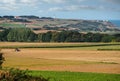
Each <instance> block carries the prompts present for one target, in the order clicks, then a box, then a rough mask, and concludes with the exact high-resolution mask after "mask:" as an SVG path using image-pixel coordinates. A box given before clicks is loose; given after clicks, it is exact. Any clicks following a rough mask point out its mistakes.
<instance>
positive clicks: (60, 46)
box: [0, 44, 120, 49]
mask: <svg viewBox="0 0 120 81" xmlns="http://www.w3.org/2000/svg"><path fill="white" fill-rule="evenodd" d="M119 45H120V44H90V45H86V44H85V45H81V44H78V45H52V46H49V45H44V46H38V45H34V46H29V45H28V46H0V48H11V49H12V48H76V47H99V46H119Z"/></svg>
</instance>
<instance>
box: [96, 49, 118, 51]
mask: <svg viewBox="0 0 120 81" xmlns="http://www.w3.org/2000/svg"><path fill="white" fill-rule="evenodd" d="M97 50H98V51H120V49H97Z"/></svg>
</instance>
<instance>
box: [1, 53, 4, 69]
mask: <svg viewBox="0 0 120 81" xmlns="http://www.w3.org/2000/svg"><path fill="white" fill-rule="evenodd" d="M3 61H4V57H3V53H1V52H0V69H1V68H2V64H3Z"/></svg>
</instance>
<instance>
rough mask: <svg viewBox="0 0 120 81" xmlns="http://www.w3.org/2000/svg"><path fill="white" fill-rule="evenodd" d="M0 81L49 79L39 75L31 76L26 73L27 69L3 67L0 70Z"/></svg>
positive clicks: (41, 80) (40, 80)
mask: <svg viewBox="0 0 120 81" xmlns="http://www.w3.org/2000/svg"><path fill="white" fill-rule="evenodd" d="M0 81H49V78H48V79H45V78H43V77H42V76H40V77H33V76H31V75H29V74H28V71H27V70H25V71H23V70H19V69H14V68H11V69H5V70H1V72H0Z"/></svg>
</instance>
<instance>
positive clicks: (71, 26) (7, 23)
mask: <svg viewBox="0 0 120 81" xmlns="http://www.w3.org/2000/svg"><path fill="white" fill-rule="evenodd" d="M14 27H19V28H21V27H27V28H31V29H32V30H33V31H34V32H36V33H43V32H47V31H64V30H65V31H79V32H120V29H119V28H118V27H117V26H116V25H115V24H114V23H112V22H111V21H103V20H82V19H58V18H55V19H54V18H50V17H41V18H39V17H34V16H32V17H29V16H19V17H14V18H13V17H12V18H8V17H7V18H0V28H14Z"/></svg>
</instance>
